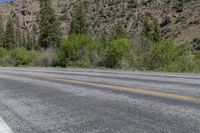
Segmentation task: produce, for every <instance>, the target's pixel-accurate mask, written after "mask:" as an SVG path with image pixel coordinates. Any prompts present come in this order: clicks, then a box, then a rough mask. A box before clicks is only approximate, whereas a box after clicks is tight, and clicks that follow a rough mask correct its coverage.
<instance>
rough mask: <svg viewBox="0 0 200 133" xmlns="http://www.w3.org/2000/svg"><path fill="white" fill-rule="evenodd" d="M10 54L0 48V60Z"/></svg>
mask: <svg viewBox="0 0 200 133" xmlns="http://www.w3.org/2000/svg"><path fill="white" fill-rule="evenodd" d="M7 54H8V51H7V50H6V49H4V48H0V58H2V57H4V56H6V55H7Z"/></svg>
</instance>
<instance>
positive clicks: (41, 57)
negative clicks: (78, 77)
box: [35, 48, 58, 67]
mask: <svg viewBox="0 0 200 133" xmlns="http://www.w3.org/2000/svg"><path fill="white" fill-rule="evenodd" d="M57 62H58V56H57V51H56V50H55V49H53V48H49V49H46V50H41V51H39V52H38V56H37V59H36V61H35V63H36V65H39V66H46V67H47V66H54V65H56V63H57Z"/></svg>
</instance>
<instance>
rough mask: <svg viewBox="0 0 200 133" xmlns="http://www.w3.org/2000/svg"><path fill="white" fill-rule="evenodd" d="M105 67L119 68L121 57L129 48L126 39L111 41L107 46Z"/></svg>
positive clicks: (129, 43) (128, 42)
mask: <svg viewBox="0 0 200 133" xmlns="http://www.w3.org/2000/svg"><path fill="white" fill-rule="evenodd" d="M107 47H108V48H107V55H106V62H105V65H106V67H109V68H116V67H120V66H121V65H122V62H123V60H122V59H123V57H124V56H126V54H128V52H129V49H130V48H131V41H130V40H129V39H126V38H122V39H117V40H112V41H110V43H109V44H108V46H107Z"/></svg>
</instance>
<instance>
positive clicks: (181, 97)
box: [26, 75, 200, 102]
mask: <svg viewBox="0 0 200 133" xmlns="http://www.w3.org/2000/svg"><path fill="white" fill-rule="evenodd" d="M26 77H27V76H26ZM28 77H30V78H37V79H43V80H53V81H61V82H65V83H71V84H77V85H86V86H93V87H98V88H107V89H113V90H118V91H128V92H134V93H139V94H146V95H152V96H159V97H167V98H174V99H179V100H185V101H197V102H200V97H192V96H186V95H180V94H176V93H168V92H161V91H156V90H147V89H139V88H128V87H121V86H114V85H107V84H102V83H95V82H88V81H80V80H74V79H64V78H59V77H50V76H33V75H28Z"/></svg>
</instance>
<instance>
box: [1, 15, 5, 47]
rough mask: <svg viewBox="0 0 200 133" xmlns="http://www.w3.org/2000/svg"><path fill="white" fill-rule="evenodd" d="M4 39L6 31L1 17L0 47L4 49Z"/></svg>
mask: <svg viewBox="0 0 200 133" xmlns="http://www.w3.org/2000/svg"><path fill="white" fill-rule="evenodd" d="M3 39H4V29H3V20H2V17H1V16H0V47H3Z"/></svg>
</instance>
